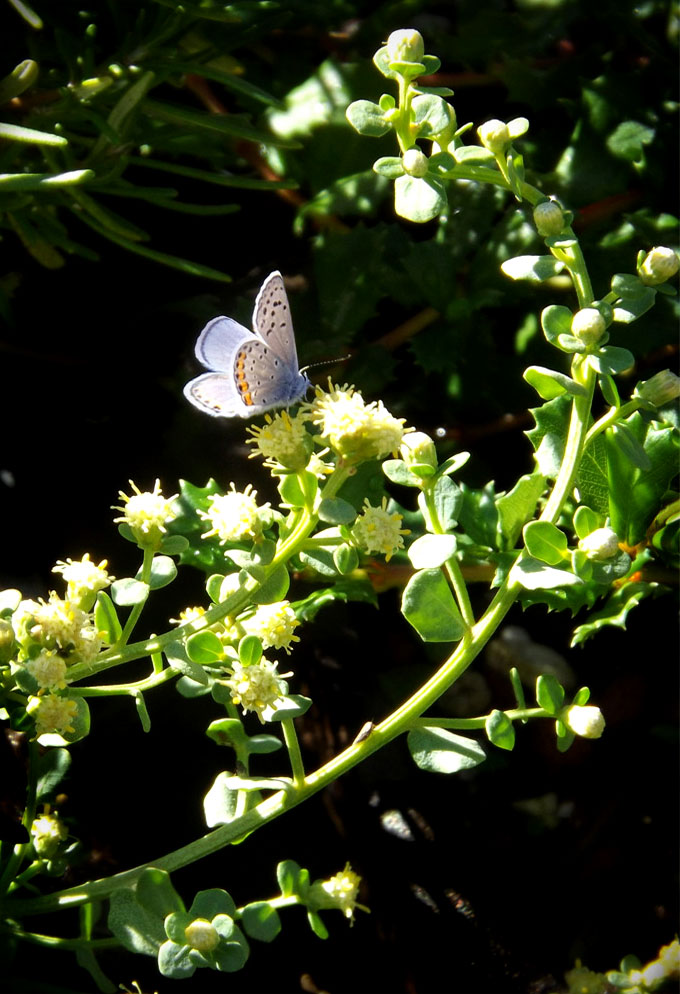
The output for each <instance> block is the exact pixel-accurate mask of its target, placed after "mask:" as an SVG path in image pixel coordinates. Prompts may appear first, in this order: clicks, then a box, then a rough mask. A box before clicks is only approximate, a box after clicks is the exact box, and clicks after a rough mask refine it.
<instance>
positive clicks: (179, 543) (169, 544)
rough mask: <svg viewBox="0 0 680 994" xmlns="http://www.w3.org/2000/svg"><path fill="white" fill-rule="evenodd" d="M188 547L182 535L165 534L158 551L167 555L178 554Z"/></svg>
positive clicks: (187, 542) (186, 540)
mask: <svg viewBox="0 0 680 994" xmlns="http://www.w3.org/2000/svg"><path fill="white" fill-rule="evenodd" d="M188 548H189V541H188V539H186V538H185V537H184V535H166V536H165V538H164V539H163V541H162V542H161V547H160V551H161V552H163V553H165V555H167V556H178V555H179V554H180V553H182V552H185V551H186V549H188Z"/></svg>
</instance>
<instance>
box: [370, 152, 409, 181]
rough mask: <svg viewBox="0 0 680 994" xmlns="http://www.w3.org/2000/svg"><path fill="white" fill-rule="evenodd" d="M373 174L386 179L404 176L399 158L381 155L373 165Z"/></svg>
mask: <svg viewBox="0 0 680 994" xmlns="http://www.w3.org/2000/svg"><path fill="white" fill-rule="evenodd" d="M373 172H374V173H377V174H378V176H385V177H386V178H387V179H396V178H397V177H398V176H403V175H404V166H403V163H402V161H401V159H400V158H399V156H396V155H383V156H382V157H381V158H380V159H376V160H375V162H374V163H373Z"/></svg>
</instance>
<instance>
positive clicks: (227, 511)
mask: <svg viewBox="0 0 680 994" xmlns="http://www.w3.org/2000/svg"><path fill="white" fill-rule="evenodd" d="M229 488H230V489H229V491H228V492H227V493H226V494H214V495H213V496H212V497H210V498H209V502H210V507H209V508H208V510H207V511H199V512H198V513H199V516H200V517H201V518H203V520H204V521H208V522H209V523H210V525H211V528H210V529H209V531H207V532H204V533H203V535H202V536H201V538H209V537H210V536H211V535H217V537H218V538H219V540H220V543H221V544H222V545H224V543H225V542H237V541H239V540H240V539H248V538H249V539H253V538H257V537H258V536H259V535H261V533H262V528H263V522H262V518H261V513H262V512H263V511H266V510H267V509H268V508H269V503H267V504H262V505H261V506H260V507H258V504H257V500H256V499H255V498H256V497H257V490H253V488H252V485H251V484H250V483H249V484H248V485H247V487H246V488H245V490H244V491H243V492H241V491H239V490H237V489H236V487H235V486H234V484H233V483H230V484H229Z"/></svg>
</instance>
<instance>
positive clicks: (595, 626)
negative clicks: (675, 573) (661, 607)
mask: <svg viewBox="0 0 680 994" xmlns="http://www.w3.org/2000/svg"><path fill="white" fill-rule="evenodd" d="M663 589H664V588H663V587H662V586H661V585H660V584H658V583H647V582H646V581H643V580H638V581H631V582H630V583H625V584H624V585H623V586H622V587H619V589H618V590H615V591H614V592H613V593H612V594H611V596H610V597H609V598H608V599H607V601H606V603H605V605H604V607H603V608H601V610H599V611H596V612H594V613H593V614H591V615H590V616H589V617H588V620H587V621H586V622H585V624H583V625H578V627H577V628H575V629H574V635H573V638H572V640H571V645H572V647H573V646H575V645H580V644H581V643H582V642H585V641H586V640H587V639H589V638H591V637H592V636H593V635H595V634H596V632H599V631H601V630H602V629H603V628H606V627H608V626H612V627H614V628H623V629H625V627H626V623H627V621H628V615H629V614H630V612H631V611H632V610H633V608H635V607H637V605H638V604H639V603H640V602H641V601H643V600H644V599H645V598H647V597H656V596H658V595H659V594H660V593H661V592H662V591H663Z"/></svg>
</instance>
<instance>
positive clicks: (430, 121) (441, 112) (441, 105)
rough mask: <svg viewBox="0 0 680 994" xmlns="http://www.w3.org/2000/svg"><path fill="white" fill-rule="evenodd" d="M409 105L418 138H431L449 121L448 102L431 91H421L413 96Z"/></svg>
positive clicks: (442, 129)
mask: <svg viewBox="0 0 680 994" xmlns="http://www.w3.org/2000/svg"><path fill="white" fill-rule="evenodd" d="M411 107H412V109H413V113H414V115H415V120H414V124H415V126H416V128H417V129H418V131H417V134H418V137H419V138H432V137H434V136H435V135H438V134H441V132H442V131H446V129H447V128H448V127H449V125H450V123H451V118H450V113H449V104H447V102H446V101H445V100H443V99H442V98H441V97H439V96H436V95H435V94H433V93H423V94H420V96H417V97H414V98H413V100H412V102H411Z"/></svg>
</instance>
